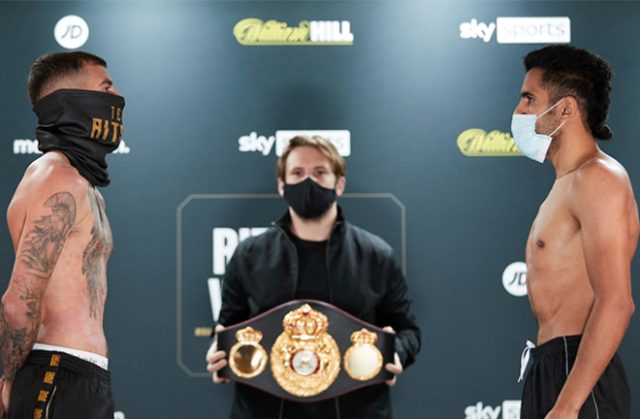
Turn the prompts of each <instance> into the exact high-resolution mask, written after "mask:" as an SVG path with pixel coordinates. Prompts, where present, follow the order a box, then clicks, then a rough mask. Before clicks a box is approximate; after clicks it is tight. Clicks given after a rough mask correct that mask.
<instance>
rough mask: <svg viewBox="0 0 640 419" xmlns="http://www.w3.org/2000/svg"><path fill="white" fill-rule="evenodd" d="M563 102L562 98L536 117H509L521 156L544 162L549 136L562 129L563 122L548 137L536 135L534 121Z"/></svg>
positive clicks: (549, 142) (549, 141)
mask: <svg viewBox="0 0 640 419" xmlns="http://www.w3.org/2000/svg"><path fill="white" fill-rule="evenodd" d="M563 100H564V98H563V99H560V100H559V101H557V102H556V103H555V104H554V105H553V106H551V107H550V108H549V109H547V110H546V111H544V112H542V113H541V114H540V115H538V116H536V115H521V114H513V116H512V117H511V134H512V135H513V139H514V140H515V142H516V146H518V149H519V150H520V152H521V153H522V154H524V155H525V156H527V157H529V158H530V159H533V160H535V161H537V162H539V163H542V162H544V159H545V157H546V156H547V151H548V150H549V146H550V145H551V136H552V135H553V134H555V133H556V132H557V131H558V130H559V129H560V128H562V126H563V125H564V121H563V122H562V124H560V125H559V126H558V128H556V129H554V130H553V132H551V133H550V134H548V135H545V134H538V133H537V132H536V121H537V120H538V118H541V117H542V116H543V115H544V114H546V113H547V112H549V111H550V110H551V109H553V108H555V107H556V106H558V105H559V104H560V102H562V101H563Z"/></svg>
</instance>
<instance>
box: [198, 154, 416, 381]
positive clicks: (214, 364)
mask: <svg viewBox="0 0 640 419" xmlns="http://www.w3.org/2000/svg"><path fill="white" fill-rule="evenodd" d="M307 177H311V179H312V180H313V181H314V182H316V183H318V184H319V185H320V186H322V187H324V188H328V189H334V188H335V190H336V195H337V196H338V197H340V196H342V194H343V193H344V189H345V186H346V178H344V177H343V176H337V175H336V174H335V173H334V172H333V170H332V167H331V163H330V161H329V159H328V158H327V157H326V156H325V155H324V154H322V153H321V152H320V151H318V150H316V149H315V148H313V147H308V146H300V147H296V148H294V149H293V150H292V151H291V153H290V154H289V156H288V157H287V162H286V168H285V179H278V193H279V194H280V196H284V186H285V183H286V184H297V183H300V182H302V181H304V180H305V179H307ZM289 214H290V215H291V230H292V232H293V234H295V235H296V236H297V237H299V238H301V239H303V240H308V241H325V240H328V239H329V236H330V235H331V230H332V229H333V226H334V225H335V223H336V221H337V219H338V205H337V203H335V202H334V203H333V204H332V205H331V207H330V208H329V209H328V210H327V212H326V213H325V214H324V215H322V216H321V217H320V218H318V219H312V220H308V219H304V218H302V217H300V216H299V215H298V214H297V213H296V212H295V211H294V210H293V209H292V208H291V207H289ZM222 330H224V326H222V325H217V326H216V332H220V331H222ZM384 330H385V331H387V332H390V333H395V331H394V330H393V328H391V327H390V326H386V327H384ZM226 358H227V354H226V353H225V352H224V351H219V350H218V348H217V346H216V343H215V342H214V343H213V345H211V347H210V348H209V351H208V352H207V356H206V360H207V371H209V373H211V374H212V379H213V382H214V383H216V384H218V383H222V382H226V381H229V380H228V379H226V378H223V377H219V376H218V371H220V370H221V369H222V368H224V367H225V366H226V365H227V359H226ZM385 368H386V369H387V371H389V372H391V373H393V374H394V377H393V378H392V379H390V380H388V381H387V384H388V385H390V386H393V385H394V384H395V383H396V380H397V376H398V375H400V374H402V371H403V368H402V364H401V363H400V358H399V356H398V354H397V353H396V354H395V356H394V363H388V364H386V365H385Z"/></svg>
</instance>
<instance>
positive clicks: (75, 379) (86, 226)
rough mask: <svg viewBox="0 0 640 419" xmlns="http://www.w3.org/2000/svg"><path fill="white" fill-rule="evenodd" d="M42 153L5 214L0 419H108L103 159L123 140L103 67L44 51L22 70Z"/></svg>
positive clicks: (115, 95) (107, 232)
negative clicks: (7, 274) (9, 251)
mask: <svg viewBox="0 0 640 419" xmlns="http://www.w3.org/2000/svg"><path fill="white" fill-rule="evenodd" d="M29 97H30V99H31V102H32V104H34V108H33V110H34V112H35V113H36V116H37V117H38V126H37V128H36V138H37V139H38V142H39V148H40V150H41V151H43V152H44V154H43V155H42V156H41V157H39V158H38V159H36V160H35V161H34V162H33V163H31V165H30V166H29V167H28V168H27V170H26V172H25V174H24V177H23V178H22V180H21V181H20V184H19V185H18V187H17V189H16V192H15V194H14V196H13V199H12V200H11V204H10V205H9V209H8V211H7V218H8V222H9V230H10V233H11V238H12V240H13V244H14V249H15V253H16V259H15V263H14V266H13V273H12V276H11V280H10V282H9V286H8V288H7V290H6V292H5V293H4V296H3V298H2V305H0V336H2V340H1V341H0V355H1V358H2V366H3V371H4V377H3V382H4V386H3V387H2V392H1V404H0V405H1V406H2V409H0V411H1V410H4V411H5V412H7V414H8V418H10V419H14V418H23V417H34V418H40V417H47V418H51V419H62V418H64V419H113V415H114V408H113V401H112V399H111V388H110V372H109V370H108V359H107V358H106V357H107V342H106V338H105V335H104V329H103V318H104V305H105V299H106V290H107V282H106V281H107V278H106V265H107V260H108V258H109V256H110V254H111V249H112V246H113V243H112V236H111V228H110V226H109V222H108V220H107V216H106V213H105V203H104V199H103V198H102V196H101V194H100V192H99V191H98V189H97V188H96V187H100V186H107V185H108V184H109V176H108V173H107V164H106V161H105V156H106V155H107V154H108V153H110V152H112V151H114V150H116V149H117V147H118V145H119V144H120V141H121V140H122V133H123V119H122V111H123V108H124V98H123V97H122V96H121V95H120V93H119V92H118V91H117V90H116V89H115V88H114V86H113V82H112V81H111V78H110V76H109V74H108V73H107V70H106V62H105V61H104V60H103V59H102V58H100V57H97V56H95V55H92V54H88V53H84V52H62V53H53V54H45V55H43V56H41V57H40V58H38V59H37V60H36V61H35V62H34V64H33V66H32V68H31V72H30V74H29Z"/></svg>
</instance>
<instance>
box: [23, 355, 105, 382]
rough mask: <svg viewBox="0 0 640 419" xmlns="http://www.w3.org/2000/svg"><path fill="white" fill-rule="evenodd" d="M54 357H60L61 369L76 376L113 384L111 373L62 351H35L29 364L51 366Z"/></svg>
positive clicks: (28, 358)
mask: <svg viewBox="0 0 640 419" xmlns="http://www.w3.org/2000/svg"><path fill="white" fill-rule="evenodd" d="M52 355H59V356H60V358H59V361H58V362H59V367H60V368H62V369H66V370H68V371H71V372H73V373H75V374H79V375H84V376H85V377H89V378H96V379H98V380H100V381H102V382H104V383H106V384H109V383H110V382H111V372H109V371H107V370H105V369H103V368H101V367H99V366H97V365H96V364H94V363H92V362H88V361H85V360H83V359H81V358H78V357H76V356H74V355H70V354H68V353H65V352H61V351H43V350H39V349H34V350H32V351H31V352H30V353H29V356H28V357H27V361H26V363H27V364H35V365H50V364H51V362H52Z"/></svg>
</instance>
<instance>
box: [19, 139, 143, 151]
mask: <svg viewBox="0 0 640 419" xmlns="http://www.w3.org/2000/svg"><path fill="white" fill-rule="evenodd" d="M129 153H131V149H130V148H129V147H128V146H127V143H125V142H124V140H122V141H120V145H119V146H118V148H117V149H116V150H115V151H114V152H113V154H129ZM13 154H16V155H20V154H42V151H40V150H39V149H38V140H31V139H29V138H16V139H15V140H13Z"/></svg>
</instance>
